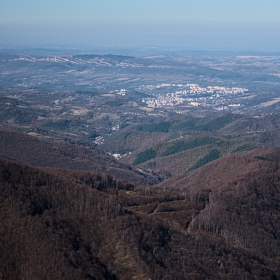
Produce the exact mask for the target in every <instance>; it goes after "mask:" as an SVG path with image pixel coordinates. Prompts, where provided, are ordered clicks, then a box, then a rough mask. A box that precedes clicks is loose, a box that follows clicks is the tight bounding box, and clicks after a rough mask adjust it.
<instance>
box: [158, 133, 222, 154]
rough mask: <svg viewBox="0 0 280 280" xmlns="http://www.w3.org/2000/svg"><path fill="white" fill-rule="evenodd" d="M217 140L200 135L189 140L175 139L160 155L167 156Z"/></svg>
mask: <svg viewBox="0 0 280 280" xmlns="http://www.w3.org/2000/svg"><path fill="white" fill-rule="evenodd" d="M217 141H219V140H218V139H216V138H213V137H202V138H196V139H193V140H191V141H187V142H186V141H177V142H175V143H174V144H173V145H171V146H169V147H167V149H166V150H165V151H164V152H163V153H162V154H161V156H168V155H173V154H176V153H179V152H182V151H185V150H188V149H193V148H195V147H199V146H203V145H208V144H214V143H217Z"/></svg>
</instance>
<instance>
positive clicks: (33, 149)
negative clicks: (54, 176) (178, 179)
mask: <svg viewBox="0 0 280 280" xmlns="http://www.w3.org/2000/svg"><path fill="white" fill-rule="evenodd" d="M0 143H1V145H0V155H1V156H2V157H6V158H8V159H13V160H16V161H19V162H24V163H27V164H31V165H34V166H41V167H58V168H65V169H76V170H98V171H106V172H107V173H109V174H111V175H113V176H116V177H119V178H123V179H125V180H128V181H131V182H133V183H136V184H153V183H157V182H158V181H157V177H154V176H152V175H150V174H143V173H140V172H139V171H137V170H135V169H133V168H131V167H129V166H127V165H125V164H121V163H119V162H117V161H115V160H114V159H112V158H111V157H108V156H106V155H105V154H100V153H98V152H97V151H94V150H90V149H86V148H84V147H81V146H77V145H70V144H65V143H58V142H46V141H43V140H41V139H38V138H36V137H33V136H29V135H26V134H24V133H19V132H14V131H9V130H5V129H2V128H0Z"/></svg>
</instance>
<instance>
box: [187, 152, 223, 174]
mask: <svg viewBox="0 0 280 280" xmlns="http://www.w3.org/2000/svg"><path fill="white" fill-rule="evenodd" d="M219 157H220V151H219V150H217V149H212V150H211V151H210V152H209V153H208V154H207V155H205V156H204V157H202V158H200V159H199V160H198V161H197V162H196V163H195V165H193V166H192V167H190V168H189V170H188V171H192V170H194V169H197V168H199V167H201V166H203V165H205V164H207V163H209V162H211V161H213V160H215V159H218V158H219Z"/></svg>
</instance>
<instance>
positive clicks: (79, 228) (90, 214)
mask: <svg viewBox="0 0 280 280" xmlns="http://www.w3.org/2000/svg"><path fill="white" fill-rule="evenodd" d="M279 163H280V151H279V149H277V148H266V149H257V150H253V151H249V152H243V153H239V154H234V155H229V156H228V157H225V158H222V159H218V160H216V161H213V162H211V163H209V164H207V165H205V166H203V167H201V168H199V169H197V170H194V171H192V172H189V173H187V174H186V175H185V176H181V177H179V178H178V177H177V178H175V177H172V178H170V179H168V180H166V181H164V182H163V183H161V184H160V185H157V186H154V187H137V186H134V185H132V184H130V183H128V182H126V181H123V180H120V179H116V178H114V177H111V176H110V175H107V174H105V173H100V172H87V171H69V170H68V171H67V170H63V169H52V168H36V167H31V166H28V165H25V164H21V163H15V162H12V161H9V160H6V159H2V160H1V164H0V170H1V176H0V180H1V183H0V187H1V200H0V207H1V211H0V213H1V216H0V219H1V223H0V224H1V227H0V235H1V238H0V240H1V246H0V250H1V252H0V275H1V279H172V280H173V279H279V278H280V269H279V267H280V265H279V264H280V258H279V257H280V252H279V248H280V243H279V238H280V227H279V225H280V224H279V219H280V214H279V208H280V169H279Z"/></svg>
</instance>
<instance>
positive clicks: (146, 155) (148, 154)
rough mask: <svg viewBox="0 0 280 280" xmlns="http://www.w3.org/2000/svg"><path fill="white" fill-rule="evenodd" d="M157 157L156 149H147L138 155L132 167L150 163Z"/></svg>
mask: <svg viewBox="0 0 280 280" xmlns="http://www.w3.org/2000/svg"><path fill="white" fill-rule="evenodd" d="M156 155H157V153H156V151H155V150H154V149H151V148H150V149H146V150H145V151H143V152H140V153H138V154H137V156H136V158H135V160H134V161H133V163H132V165H137V164H140V163H143V162H145V161H148V160H150V159H152V158H155V157H156Z"/></svg>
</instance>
